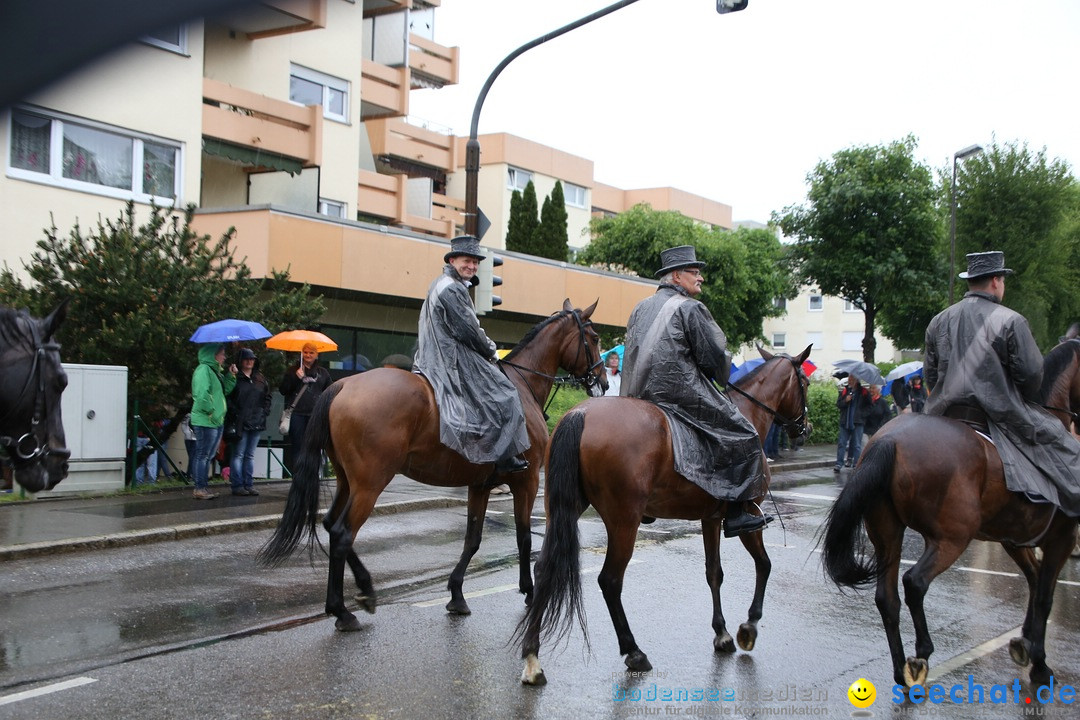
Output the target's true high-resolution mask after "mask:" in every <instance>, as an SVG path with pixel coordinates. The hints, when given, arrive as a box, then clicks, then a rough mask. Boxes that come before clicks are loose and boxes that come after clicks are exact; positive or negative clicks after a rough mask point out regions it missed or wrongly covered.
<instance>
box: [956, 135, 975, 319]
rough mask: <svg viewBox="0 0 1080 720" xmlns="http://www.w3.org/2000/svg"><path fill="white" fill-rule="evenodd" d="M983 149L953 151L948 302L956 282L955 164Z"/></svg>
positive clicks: (969, 148) (973, 147)
mask: <svg viewBox="0 0 1080 720" xmlns="http://www.w3.org/2000/svg"><path fill="white" fill-rule="evenodd" d="M982 151H983V149H982V146H981V145H969V146H967V147H966V148H964V149H963V150H957V151H956V152H955V153H953V159H952V193H951V204H952V207H951V211H952V212H951V214H950V219H949V304H950V305H952V304H953V285H954V284H955V283H956V164H957V162H959V161H960V160H963V159H964V158H968V157H971V156H972V155H978V154H979V153H981V152H982Z"/></svg>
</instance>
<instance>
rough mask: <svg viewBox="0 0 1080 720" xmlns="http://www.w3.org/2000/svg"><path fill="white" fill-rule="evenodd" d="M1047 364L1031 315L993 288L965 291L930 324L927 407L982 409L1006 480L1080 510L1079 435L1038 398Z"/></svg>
mask: <svg viewBox="0 0 1080 720" xmlns="http://www.w3.org/2000/svg"><path fill="white" fill-rule="evenodd" d="M1042 371H1043V357H1042V355H1041V354H1040V353H1039V348H1038V346H1037V345H1036V344H1035V338H1034V337H1033V336H1032V334H1031V329H1030V328H1029V327H1028V322H1027V320H1026V319H1024V316H1023V315H1020V314H1019V313H1016V312H1014V311H1012V310H1010V309H1008V308H1006V307H1004V306H1002V305H1001V304H1000V303H999V302H998V299H997V298H996V297H995V296H993V295H991V294H989V293H985V292H980V291H970V292H968V293H967V294H966V295H964V297H963V299H962V300H960V302H958V303H956V304H955V305H953V306H952V307H949V308H946V309H945V310H944V311H942V312H941V313H939V314H938V315H937V316H936V317H935V318H934V319H933V320H931V321H930V325H929V326H928V327H927V328H926V358H925V362H924V364H923V376H924V378H925V380H926V384H927V386H928V387H929V388H930V399H929V400H928V402H927V404H926V413H927V414H928V415H942V414H944V413H945V411H946V410H947V409H948V408H949V406H951V405H956V404H960V405H969V406H974V407H978V408H982V410H983V411H984V412H985V413H986V415H987V417H988V419H989V425H990V437H991V438H992V439H993V441H994V445H995V446H997V451H998V454H999V455H1000V456H1001V463H1002V465H1003V466H1004V468H1005V485H1006V487H1008V488H1009V489H1010V490H1012V491H1014V492H1022V493H1027V494H1029V495H1032V496H1035V498H1034V499H1036V500H1038V499H1043V500H1045V501H1049V502H1051V503H1054V504H1055V505H1057V506H1058V507H1060V508H1061V509H1062V510H1064V511H1065V512H1066V513H1068V514H1070V515H1080V442H1077V440H1076V438H1074V437H1072V435H1070V434H1069V432H1068V431H1067V430H1066V429H1065V427H1064V426H1063V425H1062V424H1061V421H1059V420H1058V419H1057V418H1055V417H1054V416H1053V415H1051V414H1050V413H1049V412H1047V411H1046V410H1044V409H1043V408H1042V407H1040V406H1039V405H1038V404H1036V403H1037V402H1038V400H1039V386H1040V384H1041V382H1042Z"/></svg>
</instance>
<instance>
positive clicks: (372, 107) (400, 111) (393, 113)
mask: <svg viewBox="0 0 1080 720" xmlns="http://www.w3.org/2000/svg"><path fill="white" fill-rule="evenodd" d="M410 74H411V73H410V71H409V68H407V67H400V68H392V67H387V66H386V65H380V64H379V63H377V62H375V61H373V60H364V61H363V63H362V65H361V68H360V76H361V78H360V116H361V119H363V120H368V119H370V118H379V117H402V116H405V115H408V114H409V89H410V87H411V83H410V80H409V76H410Z"/></svg>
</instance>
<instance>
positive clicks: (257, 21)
mask: <svg viewBox="0 0 1080 720" xmlns="http://www.w3.org/2000/svg"><path fill="white" fill-rule="evenodd" d="M326 2H327V0H262V2H257V3H249V4H248V5H247V6H246V7H244V8H242V9H239V10H236V11H235V12H232V13H230V14H228V15H226V16H225V17H224V18H222V22H223V23H224V24H225V25H227V26H228V27H229V28H230V29H231V30H234V31H236V32H241V33H244V34H245V35H246V36H247V37H248V39H249V40H257V39H258V38H264V37H273V36H275V35H285V34H288V33H294V32H303V31H305V30H316V29H318V28H324V27H326Z"/></svg>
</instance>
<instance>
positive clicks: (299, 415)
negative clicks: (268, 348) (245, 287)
mask: <svg viewBox="0 0 1080 720" xmlns="http://www.w3.org/2000/svg"><path fill="white" fill-rule="evenodd" d="M333 382H334V380H333V378H331V377H330V371H329V370H327V369H326V368H324V367H323V366H322V365H320V364H319V353H318V351H316V349H315V346H314V345H313V344H311V343H308V344H307V345H304V347H303V348H302V349H301V351H300V362H298V363H297V364H296V367H289V368H288V369H287V370H286V371H285V376H284V377H283V378H281V384H280V385H279V386H278V391H279V392H280V393H281V394H282V395H284V396H285V407H286V408H290V407H291V408H292V420H290V422H289V451H290V452H289V454H288V456H287V458H288V459H287V460H286V462H285V465H286V467H288V468H289V470H290V472H291V471H292V453H294V452H296V449H297V448H299V447H300V441H301V440H303V439H304V432H305V431H306V430H307V426H308V420H309V419H310V418H311V411H312V410H314V409H315V401H316V400H318V399H319V396H320V395H322V391H323V390H325V389H326V388H328V387H330V385H331V383H333ZM301 391H302V392H301Z"/></svg>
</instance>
